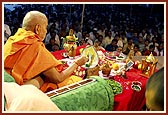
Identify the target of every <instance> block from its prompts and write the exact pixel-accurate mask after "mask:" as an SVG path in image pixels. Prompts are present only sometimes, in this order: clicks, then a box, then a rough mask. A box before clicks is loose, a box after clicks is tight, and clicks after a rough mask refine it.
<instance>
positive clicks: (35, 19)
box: [22, 11, 48, 31]
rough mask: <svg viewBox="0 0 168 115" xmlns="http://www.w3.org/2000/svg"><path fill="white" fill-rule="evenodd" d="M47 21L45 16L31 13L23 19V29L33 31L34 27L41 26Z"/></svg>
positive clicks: (36, 12)
mask: <svg viewBox="0 0 168 115" xmlns="http://www.w3.org/2000/svg"><path fill="white" fill-rule="evenodd" d="M46 21H48V20H47V17H46V15H45V14H43V13H41V12H39V11H30V12H28V13H27V14H26V15H25V17H24V19H23V22H22V28H24V29H26V30H30V31H33V29H34V27H35V26H36V25H37V24H39V25H41V24H43V23H45V22H46Z"/></svg>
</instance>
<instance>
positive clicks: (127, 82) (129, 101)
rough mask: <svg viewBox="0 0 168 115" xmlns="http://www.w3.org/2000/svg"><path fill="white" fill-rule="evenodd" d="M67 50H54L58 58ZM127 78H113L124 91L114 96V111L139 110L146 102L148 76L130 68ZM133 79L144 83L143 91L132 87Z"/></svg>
mask: <svg viewBox="0 0 168 115" xmlns="http://www.w3.org/2000/svg"><path fill="white" fill-rule="evenodd" d="M86 46H87V45H83V46H79V47H78V48H77V50H76V55H80V51H79V50H80V49H81V48H85V47H86ZM63 52H65V50H60V51H56V52H52V54H53V55H54V57H55V58H56V59H58V60H60V59H63V58H64V57H63V56H62V53H63ZM126 76H127V79H125V78H122V77H121V76H114V77H113V78H112V79H114V80H116V81H118V82H119V83H121V85H122V86H123V92H122V93H121V94H118V95H116V96H115V97H114V107H113V110H114V111H139V110H141V109H142V107H143V106H144V104H145V87H146V82H147V80H148V78H145V77H142V76H141V75H140V71H139V70H137V69H134V68H132V69H130V70H128V71H127V72H126ZM132 81H140V82H141V83H142V86H141V91H139V92H137V91H134V90H132V89H131V84H132Z"/></svg>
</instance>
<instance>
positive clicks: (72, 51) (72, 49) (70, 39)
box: [64, 29, 78, 58]
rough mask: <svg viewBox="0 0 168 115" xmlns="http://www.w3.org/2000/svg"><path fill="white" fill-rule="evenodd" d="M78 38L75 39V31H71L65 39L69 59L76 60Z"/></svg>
mask: <svg viewBox="0 0 168 115" xmlns="http://www.w3.org/2000/svg"><path fill="white" fill-rule="evenodd" d="M77 40H78V38H76V37H75V35H74V31H73V29H70V31H69V36H66V38H64V49H65V51H66V53H67V55H68V56H69V57H72V58H74V57H75V56H76V48H77V44H76V41H77Z"/></svg>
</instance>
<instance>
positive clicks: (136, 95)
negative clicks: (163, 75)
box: [113, 68, 148, 111]
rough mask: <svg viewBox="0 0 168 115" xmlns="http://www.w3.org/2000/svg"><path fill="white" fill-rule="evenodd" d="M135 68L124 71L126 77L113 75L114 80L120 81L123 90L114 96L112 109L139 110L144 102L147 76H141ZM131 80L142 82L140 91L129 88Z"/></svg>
mask: <svg viewBox="0 0 168 115" xmlns="http://www.w3.org/2000/svg"><path fill="white" fill-rule="evenodd" d="M140 73H141V72H140V71H139V70H137V69H133V68H132V69H130V70H129V71H128V72H126V76H127V79H125V78H122V77H121V76H114V78H113V79H114V80H116V81H118V82H119V83H121V85H122V86H123V92H122V93H121V94H118V95H116V96H114V108H113V110H114V111H140V110H141V109H142V107H143V106H144V104H145V87H146V82H147V80H148V78H145V77H142V76H141V75H140ZM132 81H139V82H141V83H142V86H141V91H139V92H137V91H135V90H132V89H131V85H132Z"/></svg>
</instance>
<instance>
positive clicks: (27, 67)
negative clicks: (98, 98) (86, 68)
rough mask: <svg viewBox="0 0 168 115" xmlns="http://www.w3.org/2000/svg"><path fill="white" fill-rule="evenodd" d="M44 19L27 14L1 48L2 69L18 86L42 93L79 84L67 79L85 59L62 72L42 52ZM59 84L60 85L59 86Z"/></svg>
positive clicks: (50, 55)
mask: <svg viewBox="0 0 168 115" xmlns="http://www.w3.org/2000/svg"><path fill="white" fill-rule="evenodd" d="M47 25H48V20H47V17H46V16H45V15H44V14H43V13H41V12H39V11H30V12H28V13H27V14H26V16H25V17H24V19H23V23H22V28H19V29H18V31H17V32H16V33H15V35H14V36H11V37H10V38H9V39H8V40H7V42H6V44H5V46H4V68H5V70H6V71H7V72H8V73H9V74H10V75H11V76H13V78H14V79H15V81H16V82H17V83H18V84H19V85H23V84H33V85H35V86H36V87H38V88H40V89H41V90H42V91H43V92H47V90H49V89H50V90H51V89H56V88H58V87H62V86H64V85H67V84H71V83H73V82H76V81H79V80H81V78H79V77H76V76H73V77H70V76H71V74H72V73H73V71H74V70H75V69H76V68H77V67H78V66H81V65H83V64H85V62H87V61H88V58H87V57H85V56H82V57H79V58H78V59H76V60H75V61H74V63H73V64H72V65H71V66H70V67H68V68H67V69H65V70H62V69H61V68H62V63H61V62H60V61H59V60H56V59H55V58H54V57H53V55H52V54H51V53H50V52H49V51H48V50H47V49H46V48H45V45H44V44H43V40H44V38H45V35H46V33H47ZM59 83H61V84H59Z"/></svg>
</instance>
